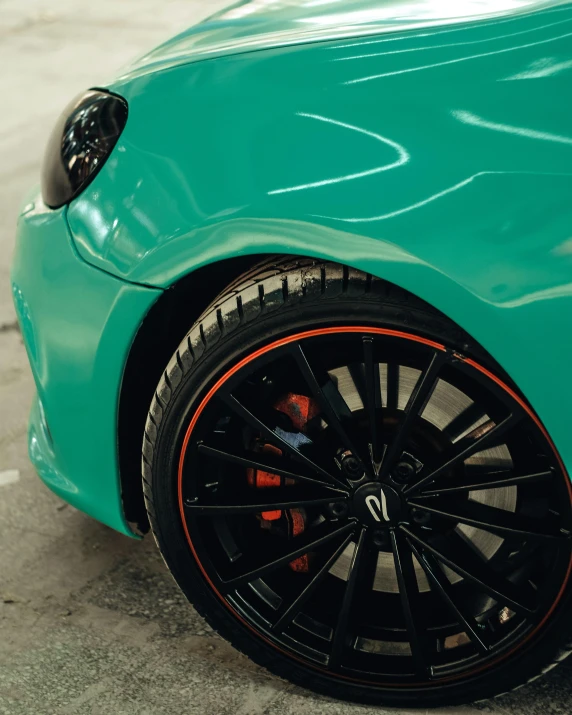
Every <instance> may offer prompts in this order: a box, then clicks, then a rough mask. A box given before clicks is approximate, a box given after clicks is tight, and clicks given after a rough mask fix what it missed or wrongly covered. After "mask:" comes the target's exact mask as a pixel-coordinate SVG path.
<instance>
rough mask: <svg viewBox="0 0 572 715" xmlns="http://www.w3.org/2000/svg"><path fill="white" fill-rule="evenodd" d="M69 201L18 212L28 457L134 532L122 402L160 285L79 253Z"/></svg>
mask: <svg viewBox="0 0 572 715" xmlns="http://www.w3.org/2000/svg"><path fill="white" fill-rule="evenodd" d="M66 210H67V209H65V208H64V209H60V210H57V211H52V210H50V209H48V208H47V207H45V205H44V204H43V202H42V200H41V198H40V196H34V197H33V198H32V199H31V200H30V201H29V202H28V203H27V204H26V206H25V207H24V208H23V210H22V213H21V215H20V218H19V221H18V231H17V241H16V249H15V253H14V258H13V263H12V273H11V278H12V291H13V297H14V304H15V306H16V312H17V315H18V321H19V323H20V328H21V330H22V335H23V339H24V343H25V345H26V350H27V353H28V358H29V361H30V365H31V368H32V372H33V375H34V380H35V383H36V388H37V396H36V398H35V400H34V404H33V405H32V411H31V416H30V424H29V432H28V446H29V452H30V458H31V460H32V462H33V463H34V466H35V467H36V470H37V471H38V474H39V475H40V477H41V478H42V480H43V481H44V482H45V483H46V484H47V486H48V487H50V489H52V490H53V491H54V492H56V494H58V495H59V496H60V497H62V499H65V500H66V501H67V502H69V503H70V504H72V505H73V506H75V507H77V508H78V509H81V510H82V511H84V512H86V513H88V514H89V515H91V516H93V517H94V518H95V519H98V520H99V521H101V522H103V523H105V524H107V525H109V526H111V527H113V528H114V529H117V530H118V531H121V532H122V533H124V534H128V535H130V536H133V532H132V531H131V529H130V527H129V525H128V524H127V522H126V520H125V517H124V513H123V505H122V500H121V482H120V478H119V460H118V450H117V414H118V402H119V394H120V388H121V380H122V375H123V369H124V365H125V362H126V359H127V355H128V353H129V349H130V346H131V343H132V341H133V338H134V337H135V334H136V332H137V330H138V328H139V326H140V324H141V322H142V321H143V319H144V317H145V315H146V313H147V312H148V310H149V308H150V307H151V305H152V304H153V303H154V302H155V300H156V299H157V298H158V296H159V295H160V293H161V291H160V290H157V289H153V288H146V287H144V286H139V285H134V284H131V283H127V282H124V281H122V280H119V279H118V278H115V277H113V276H111V275H109V274H107V273H105V272H103V271H101V270H100V269H98V268H94V267H92V266H90V265H89V264H87V263H86V262H85V261H83V260H82V259H81V258H80V257H79V256H78V255H77V253H76V251H75V248H74V246H73V242H72V239H71V236H70V233H69V230H68V225H67V220H66Z"/></svg>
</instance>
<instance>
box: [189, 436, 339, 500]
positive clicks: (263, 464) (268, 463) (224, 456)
mask: <svg viewBox="0 0 572 715" xmlns="http://www.w3.org/2000/svg"><path fill="white" fill-rule="evenodd" d="M198 450H199V452H200V453H201V454H204V455H206V456H208V457H213V458H214V459H220V460H221V461H223V462H229V463H230V464H238V465H239V466H242V467H246V468H250V469H257V470H260V471H262V472H268V473H269V474H275V475H276V476H278V477H284V478H285V479H295V480H296V481H298V482H305V483H308V484H312V485H314V486H316V487H320V488H321V489H326V490H327V491H328V492H332V493H333V494H348V492H347V490H344V489H337V488H336V487H332V486H330V484H326V483H325V482H322V481H320V480H319V479H314V478H313V477H309V476H308V475H307V474H301V473H300V471H299V470H298V467H299V466H300V465H299V464H297V463H296V462H288V461H287V460H285V459H284V458H282V457H279V458H277V457H274V456H273V455H271V454H260V453H257V452H246V453H245V454H244V455H243V456H239V455H237V454H231V453H230V452H225V451H224V450H222V449H215V448H214V447H209V446H208V445H206V444H199V446H198ZM293 470H296V471H293Z"/></svg>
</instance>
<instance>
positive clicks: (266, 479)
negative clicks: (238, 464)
mask: <svg viewBox="0 0 572 715" xmlns="http://www.w3.org/2000/svg"><path fill="white" fill-rule="evenodd" d="M274 409H275V410H278V411H279V412H282V413H283V414H285V415H286V416H287V417H288V418H289V420H290V422H291V423H292V426H293V428H294V429H295V430H297V431H298V433H302V434H301V435H300V434H298V435H296V433H295V432H292V436H293V437H297V439H295V440H293V442H294V441H295V442H296V443H297V442H299V441H300V439H299V438H300V437H301V436H303V435H305V433H306V430H307V427H308V423H309V422H310V420H312V419H314V418H315V417H317V415H318V413H319V409H318V405H317V404H316V402H315V400H313V399H312V398H310V397H306V396H305V395H296V394H294V393H292V392H290V393H288V394H287V395H285V396H284V397H282V398H281V399H280V400H278V402H276V403H275V404H274ZM254 451H255V452H260V453H263V454H273V455H276V456H282V450H280V449H278V447H274V446H273V445H271V444H268V443H267V442H264V441H262V440H257V441H256V443H255V444H254ZM247 479H248V484H249V485H250V486H251V487H254V488H256V489H272V488H277V487H282V486H291V485H293V484H295V483H296V482H295V480H294V479H289V478H287V477H281V476H279V475H278V474H272V473H271V472H266V471H263V470H261V469H254V468H252V467H250V468H249V469H248V470H247ZM259 518H260V526H261V528H263V529H265V530H267V531H270V532H271V533H273V534H275V535H277V536H282V537H284V538H288V539H291V538H293V537H295V536H298V535H299V534H302V533H303V532H304V530H305V528H306V520H307V516H306V510H305V509H301V508H296V509H287V510H284V511H282V510H274V511H263V512H262V513H261V514H260V517H259ZM289 566H290V568H291V569H292V570H293V571H298V572H307V571H308V570H309V558H308V554H304V555H303V556H300V557H298V558H297V559H294V560H293V561H291V562H290V564H289Z"/></svg>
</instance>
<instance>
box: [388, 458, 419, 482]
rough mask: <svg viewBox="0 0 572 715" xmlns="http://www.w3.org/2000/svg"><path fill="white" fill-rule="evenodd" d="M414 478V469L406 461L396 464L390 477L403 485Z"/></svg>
mask: <svg viewBox="0 0 572 715" xmlns="http://www.w3.org/2000/svg"><path fill="white" fill-rule="evenodd" d="M414 476H415V467H414V466H413V465H412V464H411V463H410V462H406V461H404V460H403V461H401V462H398V463H397V464H396V465H395V468H394V469H393V473H392V477H393V479H394V480H395V481H396V482H399V483H400V484H405V483H406V482H408V481H409V480H410V479H411V478H412V477H414Z"/></svg>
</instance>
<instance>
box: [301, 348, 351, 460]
mask: <svg viewBox="0 0 572 715" xmlns="http://www.w3.org/2000/svg"><path fill="white" fill-rule="evenodd" d="M289 351H290V353H291V355H292V356H293V357H294V360H295V361H296V364H297V365H298V368H299V369H300V372H301V373H302V376H303V378H304V380H305V381H306V383H307V385H308V387H309V388H310V391H311V392H312V395H313V396H314V399H315V400H316V402H317V403H318V405H319V406H320V410H321V412H322V415H323V417H324V418H325V420H326V422H327V423H328V424H329V425H330V427H331V428H332V429H333V430H335V431H336V433H337V435H338V437H339V438H340V440H341V442H342V445H343V446H344V448H345V449H348V450H350V452H351V453H352V454H353V456H354V457H355V458H356V459H357V460H358V461H359V462H360V465H361V466H362V467H363V469H364V471H365V466H364V465H363V463H362V460H361V459H360V454H359V450H358V449H356V446H355V444H354V440H353V439H352V437H351V436H350V434H349V432H348V429H347V427H346V425H347V423H348V420H350V419H351V412H350V410H349V408H348V406H347V405H346V403H345V401H344V398H343V397H342V396H341V395H340V393H339V391H338V388H337V387H336V386H335V385H334V383H333V382H332V380H331V379H330V377H329V376H328V379H327V381H326V382H325V384H324V385H322V386H321V385H320V383H319V381H318V378H317V377H316V375H315V373H314V371H313V370H312V367H311V366H310V363H309V362H308V358H307V357H306V354H305V352H304V350H303V349H302V346H301V345H300V343H295V344H293V345H290V346H289ZM344 422H345V423H346V424H344Z"/></svg>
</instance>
